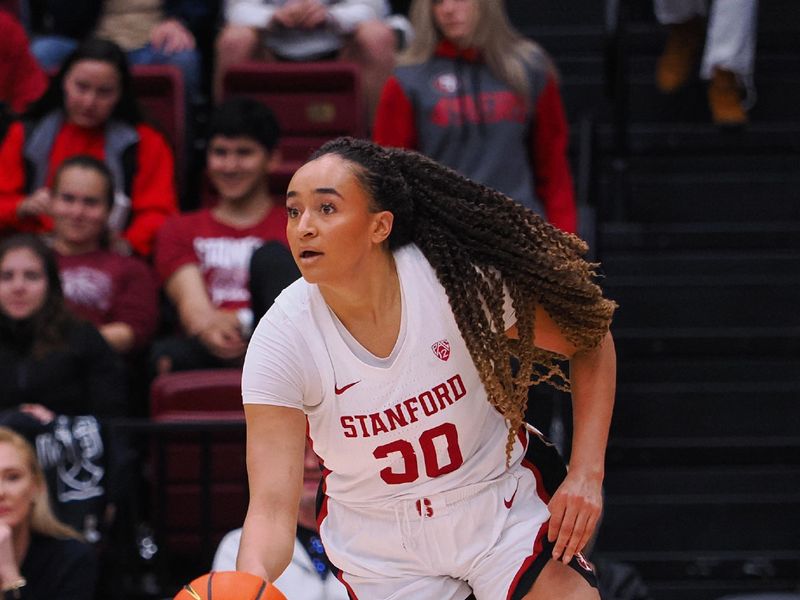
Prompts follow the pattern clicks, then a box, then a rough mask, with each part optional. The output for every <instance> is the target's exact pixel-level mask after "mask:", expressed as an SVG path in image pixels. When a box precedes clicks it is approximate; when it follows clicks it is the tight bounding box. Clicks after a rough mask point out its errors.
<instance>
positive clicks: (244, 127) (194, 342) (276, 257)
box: [152, 98, 297, 373]
mask: <svg viewBox="0 0 800 600" xmlns="http://www.w3.org/2000/svg"><path fill="white" fill-rule="evenodd" d="M278 135H279V131H278V124H277V122H276V120H275V117H274V115H273V114H272V112H271V111H270V110H269V109H268V108H267V107H266V106H264V105H263V104H260V103H259V102H257V101H255V100H252V99H245V98H239V99H233V100H229V101H228V102H226V103H225V104H223V105H222V106H221V107H220V108H219V109H217V111H216V112H215V113H214V115H213V116H212V118H211V122H210V123H209V133H208V138H209V141H208V148H207V152H206V160H207V170H208V176H209V178H210V180H211V183H212V184H213V185H214V187H215V188H216V191H217V192H218V194H219V202H218V204H217V205H216V206H215V207H214V208H210V209H203V210H200V211H197V212H195V213H191V214H184V215H178V216H175V217H173V218H172V219H171V220H169V221H167V223H166V224H165V225H164V227H163V228H162V229H161V231H160V232H159V234H158V237H157V240H156V251H155V266H156V270H157V272H158V275H159V276H160V278H161V280H162V282H163V285H164V290H165V292H166V295H167V297H168V298H169V300H170V301H171V302H172V303H173V304H174V306H175V308H176V309H177V313H178V319H179V321H180V325H181V328H182V329H183V333H184V334H185V335H181V336H176V337H171V338H166V339H163V340H160V341H157V342H156V343H155V344H154V346H153V352H152V367H153V369H154V371H155V372H156V373H165V372H168V371H175V370H186V369H201V368H215V367H225V366H236V365H239V364H241V360H242V359H243V357H244V352H245V347H246V340H247V338H248V336H249V332H250V331H251V328H252V326H253V313H252V310H251V304H250V291H249V284H250V281H249V279H250V277H249V274H248V272H249V268H250V259H251V256H252V255H253V252H254V251H255V250H256V249H257V248H259V247H260V246H262V244H265V243H268V245H266V247H265V248H263V250H265V251H267V250H268V252H269V253H270V254H271V255H272V257H273V260H272V261H269V262H270V263H271V264H272V266H273V267H274V268H271V269H269V271H270V272H268V273H264V274H263V276H265V277H272V278H276V279H277V280H280V281H283V282H284V283H283V285H281V286H278V287H279V288H280V289H282V288H283V287H285V285H288V284H289V283H291V282H292V281H293V280H294V279H296V278H297V270H296V267H295V265H294V261H293V259H292V256H291V253H290V252H289V250H288V247H287V246H288V245H287V242H286V211H285V209H284V207H283V206H281V205H280V204H279V203H278V202H276V201H275V200H274V199H273V198H272V197H271V196H270V193H269V188H268V184H267V175H268V173H269V172H270V170H271V169H272V168H273V167H274V166H275V165H276V164H277V163H278V162H279V160H280V158H279V155H278V153H277V151H276V147H277V143H278Z"/></svg>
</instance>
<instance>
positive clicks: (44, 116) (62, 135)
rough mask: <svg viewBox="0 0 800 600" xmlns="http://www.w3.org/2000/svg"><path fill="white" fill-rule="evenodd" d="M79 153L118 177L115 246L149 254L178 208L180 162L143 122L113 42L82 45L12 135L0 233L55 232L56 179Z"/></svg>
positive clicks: (2, 165) (0, 193)
mask: <svg viewBox="0 0 800 600" xmlns="http://www.w3.org/2000/svg"><path fill="white" fill-rule="evenodd" d="M76 154H88V155H90V156H94V157H95V158H98V159H101V160H103V161H104V162H105V163H106V164H107V165H108V167H109V169H110V170H111V172H112V174H113V175H114V208H113V210H112V211H111V216H110V220H109V224H110V227H111V230H112V232H113V237H114V241H115V247H117V248H130V249H132V250H133V251H134V252H136V253H138V254H140V255H142V256H148V255H149V254H150V252H151V246H152V241H153V237H154V236H155V233H156V231H157V230H158V228H159V227H160V226H161V224H162V223H163V222H164V220H165V219H166V218H167V217H168V216H169V215H171V214H172V213H174V212H176V210H177V198H176V192H175V167H174V163H175V161H174V157H173V153H172V150H171V149H170V147H169V144H168V143H167V140H166V139H165V138H164V136H163V135H161V134H160V133H159V132H158V131H156V130H155V129H154V128H153V127H151V126H150V125H148V124H146V123H145V122H144V121H143V120H142V118H141V115H140V113H139V108H138V106H137V103H136V99H135V95H134V93H133V86H132V80H131V75H130V71H129V69H128V63H127V60H126V58H125V53H124V52H123V51H122V50H121V49H120V48H119V47H118V46H117V45H116V44H114V43H113V42H109V41H105V40H97V39H90V40H87V41H85V42H83V43H82V44H81V45H80V46H79V47H78V49H77V50H76V51H75V52H74V53H73V54H71V55H70V56H69V57H68V58H67V59H66V61H65V62H64V64H63V66H62V67H61V70H60V71H59V72H58V74H57V75H56V76H55V78H54V79H53V81H52V82H51V84H50V86H49V87H48V89H47V91H46V92H45V94H44V96H42V98H41V99H40V100H39V101H37V102H36V103H35V104H34V105H32V106H31V108H30V109H29V110H28V112H27V113H25V115H24V119H23V121H22V122H21V123H14V124H12V125H11V127H10V128H9V130H8V132H7V133H6V136H5V139H4V141H3V143H2V146H0V231H2V230H3V229H11V230H22V231H36V232H40V231H46V230H49V229H50V228H51V227H52V221H51V219H50V215H49V213H50V210H51V204H52V195H51V191H50V187H51V185H52V180H53V174H54V173H55V171H56V169H57V168H58V165H59V164H61V161H63V160H64V159H66V158H69V157H70V156H74V155H76Z"/></svg>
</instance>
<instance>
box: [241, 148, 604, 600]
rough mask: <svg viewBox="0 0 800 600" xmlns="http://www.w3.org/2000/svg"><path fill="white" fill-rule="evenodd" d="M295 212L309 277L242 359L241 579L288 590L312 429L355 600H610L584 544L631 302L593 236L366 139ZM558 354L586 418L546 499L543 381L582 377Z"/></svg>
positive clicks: (308, 187) (341, 154) (298, 246)
mask: <svg viewBox="0 0 800 600" xmlns="http://www.w3.org/2000/svg"><path fill="white" fill-rule="evenodd" d="M286 207H287V211H288V217H289V220H288V225H287V234H288V239H289V244H290V246H291V249H292V253H293V255H294V258H295V260H296V261H297V264H298V266H299V268H300V271H301V273H302V275H303V278H302V279H300V280H298V281H297V282H296V283H294V284H293V285H292V286H290V287H289V288H287V289H286V290H285V291H284V292H283V294H282V295H281V296H280V297H279V298H278V299H277V300H276V303H275V305H274V306H273V308H272V309H270V311H269V312H268V313H267V315H266V316H265V317H264V319H263V320H262V321H261V323H260V324H259V325H258V328H257V329H256V332H255V334H254V336H253V339H252V341H251V343H250V347H249V349H248V352H247V357H246V360H245V369H244V375H243V380H242V389H243V397H244V402H245V414H246V417H247V431H248V436H247V440H248V442H247V443H248V447H247V462H248V470H249V476H250V507H249V510H248V514H247V517H246V520H245V524H244V533H243V537H242V542H241V547H240V551H239V559H238V563H237V564H238V568H239V570H243V571H249V572H252V573H255V574H258V575H260V576H262V577H266V578H268V579H270V580H274V579H275V578H276V577H277V576H278V575H279V574H280V573H281V571H282V570H283V568H284V567H285V566H286V565H287V564H288V562H289V560H290V559H291V554H292V547H293V543H294V528H295V523H296V518H297V509H298V501H299V497H300V490H301V485H302V476H303V448H304V444H305V440H304V435H305V434H306V433H308V435H309V436H310V438H311V440H312V443H313V446H314V450H315V451H316V452H317V454H318V455H319V457H320V459H321V461H322V464H323V471H324V480H323V486H322V492H323V494H322V498H321V505H320V512H319V523H320V531H321V535H322V539H323V542H324V544H325V550H326V552H327V554H328V556H329V558H330V559H331V561H332V562H333V564H334V565H335V566H336V567H337V568H338V569H340V571H341V572H340V574H339V577H340V579H341V580H342V581H343V583H344V584H345V585H346V586H347V588H348V590H349V593H350V595H351V597H352V598H361V599H368V600H374V599H378V598H385V599H398V598H403V599H406V598H415V599H417V598H419V599H423V600H464V599H465V598H467V597H469V596H470V595H471V594H474V596H475V597H476V598H477V599H478V600H496V599H498V598H517V599H519V598H525V599H540V598H577V599H590V598H591V599H597V598H599V596H598V594H597V591H596V589H594V588H593V586H596V582H595V580H594V575H593V573H592V572H591V567H590V566H589V565H588V563H586V561H585V560H584V559H583V557H582V556H581V554H580V550H581V549H582V548H583V546H584V545H585V544H586V542H587V541H588V540H589V537H590V536H591V534H592V532H593V531H594V528H595V525H596V523H597V520H598V517H599V515H600V511H601V484H602V478H603V462H604V454H605V447H606V441H607V436H608V428H609V422H610V418H611V411H612V405H613V397H614V382H615V355H614V349H613V342H612V339H611V336H610V334H609V331H608V327H609V322H610V320H611V315H612V313H613V310H614V303H613V302H611V301H608V300H605V299H603V297H602V295H601V292H600V289H599V288H598V287H597V286H596V285H595V284H594V283H592V281H591V279H592V275H593V273H592V269H591V265H589V264H588V263H586V262H585V261H584V260H583V259H582V258H581V255H582V254H583V253H584V252H585V250H586V246H585V244H584V243H583V242H581V241H580V240H579V239H577V238H576V237H574V236H571V235H569V234H565V233H563V232H560V231H559V230H557V229H555V228H554V227H552V226H550V225H548V224H546V223H545V222H544V221H543V220H542V219H540V218H539V217H538V216H536V215H534V214H533V213H532V212H530V211H528V210H527V209H525V208H522V207H521V206H520V205H518V204H516V203H514V202H513V201H512V200H510V199H509V198H507V197H506V196H503V195H502V194H500V193H498V192H494V191H493V190H490V189H488V188H485V187H483V186H480V185H478V184H475V183H473V182H471V181H468V180H466V179H464V178H462V177H461V176H459V175H457V174H456V173H455V172H453V171H451V170H449V169H447V168H445V167H442V166H440V165H439V164H437V163H435V162H433V161H431V160H429V159H427V158H424V157H423V156H422V155H419V154H416V153H413V152H408V151H403V150H388V149H384V148H381V147H380V146H376V145H373V144H371V143H369V142H364V141H358V140H352V139H340V140H335V141H334V142H330V143H328V144H326V145H325V146H323V147H322V148H321V149H320V150H319V151H318V152H317V153H316V154H315V155H314V157H312V160H310V161H309V162H308V163H307V164H305V165H304V166H303V167H301V168H300V169H299V170H298V171H297V173H296V174H295V176H294V178H293V179H292V181H291V183H290V185H289V190H288V194H287V202H286ZM512 356H515V357H517V358H518V360H519V363H520V367H519V370H518V371H517V372H516V373H514V372H512V369H511V365H510V363H511V361H510V357H512ZM560 358H566V359H569V363H570V378H571V391H572V398H573V405H574V419H575V423H574V436H573V441H572V455H571V461H570V469H569V472H568V474H567V475H566V478H565V479H564V480H563V482H562V483H561V485H560V486H559V487H558V489H557V491H555V493H554V494H553V495H552V497H550V496H549V495H548V493H547V492H546V490H545V486H544V485H543V481H545V480H546V479H547V478H548V474H547V473H543V472H541V471H540V470H539V469H538V468H537V466H536V465H533V464H530V463H529V462H527V461H526V460H523V458H524V454H525V448H526V445H527V444H528V441H529V440H528V435H527V431H526V429H525V427H524V424H523V422H522V419H523V412H524V408H525V406H524V405H525V401H526V397H527V388H528V386H529V385H530V384H531V383H532V382H533V383H539V382H543V381H548V382H552V383H554V384H555V385H559V382H560V383H561V384H562V385H566V384H567V382H566V378H565V377H564V375H563V374H562V373H561V371H560V369H559V366H558V359H560Z"/></svg>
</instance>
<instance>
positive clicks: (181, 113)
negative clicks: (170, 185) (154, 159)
mask: <svg viewBox="0 0 800 600" xmlns="http://www.w3.org/2000/svg"><path fill="white" fill-rule="evenodd" d="M131 73H132V75H133V88H134V91H135V92H136V99H137V100H138V101H139V105H140V106H141V107H142V109H143V111H144V113H145V116H146V117H147V118H148V119H149V120H150V121H152V122H153V123H155V125H156V126H157V127H158V128H160V130H161V131H162V132H163V133H164V134H165V135H166V136H167V138H168V139H169V141H170V142H172V147H173V149H174V151H175V170H176V172H177V184H178V189H179V190H183V189H184V187H183V186H184V183H185V181H184V178H185V168H186V166H185V164H184V162H185V157H186V152H185V144H186V100H185V92H184V87H183V76H182V75H181V72H180V70H179V69H178V68H177V67H175V66H173V65H134V66H132V67H131Z"/></svg>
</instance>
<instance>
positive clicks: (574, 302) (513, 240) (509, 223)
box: [311, 138, 616, 461]
mask: <svg viewBox="0 0 800 600" xmlns="http://www.w3.org/2000/svg"><path fill="white" fill-rule="evenodd" d="M327 154H335V155H337V156H339V157H341V158H342V159H344V160H345V161H347V162H349V163H351V164H352V165H353V166H354V169H353V171H354V174H355V176H356V178H357V179H358V181H359V183H360V184H361V185H362V186H363V188H364V189H365V190H366V192H367V193H368V194H369V195H370V197H371V199H372V202H373V204H374V205H373V206H372V207H371V209H372V210H376V211H381V210H387V211H389V212H391V213H393V215H394V223H393V226H392V232H391V234H390V236H389V239H388V242H389V249H390V250H393V249H395V248H399V247H402V246H404V245H406V244H409V243H414V244H416V245H417V246H418V247H419V249H420V250H421V251H422V253H423V254H424V255H425V257H426V258H427V260H428V262H429V263H430V264H431V266H432V267H433V269H434V270H435V272H436V276H437V278H438V279H439V282H440V283H441V284H442V286H443V287H444V289H445V291H446V293H447V297H448V300H449V302H450V307H451V309H452V311H453V314H454V316H455V320H456V323H457V324H458V328H459V331H460V332H461V335H462V337H463V338H464V341H465V343H466V345H467V348H468V349H469V352H470V355H471V357H472V360H473V362H474V364H475V367H476V369H477V370H478V373H479V374H480V378H481V381H482V383H483V385H484V387H485V388H486V393H487V396H488V399H489V402H490V403H491V404H492V405H493V406H494V407H495V408H496V409H497V410H498V411H499V412H500V413H501V414H502V415H503V417H505V419H506V422H507V424H508V428H509V430H508V439H507V442H506V460H507V461H508V460H510V456H511V451H512V448H513V445H514V439H515V436H516V433H517V431H518V430H519V428H520V427H521V425H522V422H523V419H524V414H525V407H526V404H527V398H528V388H529V387H530V385H536V384H538V383H541V382H547V383H549V384H551V385H553V386H554V387H557V388H558V389H563V390H568V389H569V381H568V379H567V377H566V376H565V374H564V373H563V371H562V370H561V368H560V366H559V361H560V359H562V358H563V357H560V356H558V355H556V354H554V353H552V352H548V351H545V350H542V349H540V348H537V347H536V346H535V345H534V339H533V331H534V321H535V309H536V305H537V304H539V305H541V306H542V307H543V308H544V309H545V310H546V311H547V313H548V314H549V315H550V316H551V317H552V318H553V320H554V321H555V323H556V324H557V325H558V327H559V328H560V329H561V331H562V332H563V334H564V336H565V337H566V339H567V340H568V341H569V342H571V343H572V344H573V345H574V346H576V347H577V348H580V349H585V348H593V347H595V346H597V345H598V344H599V343H600V342H601V341H602V339H603V338H604V336H605V334H606V332H607V331H608V328H609V324H610V321H611V316H612V314H613V312H614V309H615V307H616V304H615V303H614V302H612V301H610V300H607V299H605V298H603V296H602V292H601V290H600V288H599V287H598V286H597V285H596V284H595V283H594V282H593V281H592V280H593V278H594V276H595V272H594V267H595V266H596V265H593V264H591V263H588V262H586V261H585V260H584V259H583V255H584V254H585V253H586V251H587V245H586V243H585V242H584V241H582V240H581V239H579V238H578V237H576V236H574V235H572V234H568V233H565V232H563V231H561V230H559V229H557V228H556V227H553V226H552V225H550V224H549V223H547V222H546V221H544V220H543V219H542V218H541V217H539V216H538V215H536V214H535V213H534V212H532V211H530V210H529V209H527V208H525V207H523V206H521V205H520V204H518V203H516V202H514V201H513V200H511V199H510V198H509V197H508V196H505V195H504V194H501V193H500V192H497V191H495V190H493V189H490V188H488V187H486V186H483V185H480V184H478V183H475V182H473V181H470V180H469V179H466V178H465V177H463V176H461V175H459V174H458V173H456V172H455V171H453V170H452V169H449V168H447V167H445V166H443V165H441V164H439V163H437V162H435V161H433V160H431V159H429V158H427V157H425V156H423V155H422V154H419V153H417V152H413V151H408V150H401V149H396V148H383V147H381V146H378V145H376V144H373V143H371V142H368V141H364V140H357V139H354V138H338V139H336V140H333V141H331V142H328V143H326V144H325V145H324V146H322V147H321V148H320V149H319V150H317V151H316V152H315V153H314V154H313V155H312V157H311V160H313V159H315V158H319V157H320V156H323V155H327ZM506 294H508V295H509V296H510V298H511V301H512V306H513V308H514V311H515V312H516V318H517V329H518V331H519V334H520V335H519V339H518V340H514V339H510V338H509V337H508V336H507V335H506V334H505V325H504V322H503V304H504V299H505V296H506ZM512 357H516V358H517V360H518V362H519V368H518V370H517V371H516V373H515V372H514V369H513V367H512V361H511V358H512Z"/></svg>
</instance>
